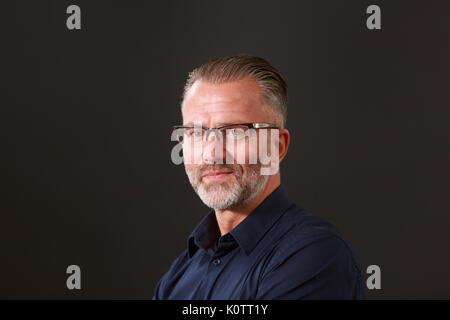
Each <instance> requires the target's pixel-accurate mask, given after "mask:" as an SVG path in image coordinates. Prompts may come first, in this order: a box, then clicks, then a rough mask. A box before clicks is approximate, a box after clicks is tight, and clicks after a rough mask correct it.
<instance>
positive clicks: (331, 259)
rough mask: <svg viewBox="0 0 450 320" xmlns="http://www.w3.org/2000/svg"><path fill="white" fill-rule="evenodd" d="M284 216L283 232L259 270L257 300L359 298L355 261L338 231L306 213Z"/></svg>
mask: <svg viewBox="0 0 450 320" xmlns="http://www.w3.org/2000/svg"><path fill="white" fill-rule="evenodd" d="M286 214H287V215H286V216H284V217H283V218H284V219H286V221H284V222H283V221H280V225H279V226H280V227H281V229H283V231H282V233H281V234H280V235H281V236H280V238H279V239H278V241H277V242H276V243H275V244H274V245H273V247H272V248H271V252H270V254H269V255H268V259H267V260H266V262H265V265H264V268H263V270H262V274H261V278H260V287H259V291H258V297H259V298H262V299H307V298H311V299H322V298H339V299H340V298H345V299H347V298H360V297H361V296H362V293H361V292H362V289H361V288H362V282H361V281H362V275H361V267H360V264H359V260H358V258H357V256H356V254H355V252H354V251H353V249H352V247H351V246H350V244H349V243H348V242H347V241H346V240H345V239H344V237H343V236H342V235H341V234H340V232H339V230H338V229H337V228H336V227H335V226H334V225H332V224H331V223H329V222H327V221H325V220H323V219H320V218H318V217H314V216H312V215H311V214H309V213H308V212H306V211H303V212H299V211H298V210H291V211H289V212H286ZM289 215H290V216H289ZM287 225H289V228H286V227H285V226H287ZM274 231H275V230H274Z"/></svg>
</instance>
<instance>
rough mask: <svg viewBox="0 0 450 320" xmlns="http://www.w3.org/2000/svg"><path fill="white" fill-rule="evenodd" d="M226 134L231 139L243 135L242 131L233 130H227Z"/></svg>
mask: <svg viewBox="0 0 450 320" xmlns="http://www.w3.org/2000/svg"><path fill="white" fill-rule="evenodd" d="M228 134H229V135H230V136H232V137H242V136H243V135H244V130H242V129H240V128H239V129H238V128H233V129H229V130H228Z"/></svg>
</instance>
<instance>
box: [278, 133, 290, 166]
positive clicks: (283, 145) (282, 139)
mask: <svg viewBox="0 0 450 320" xmlns="http://www.w3.org/2000/svg"><path fill="white" fill-rule="evenodd" d="M289 142H290V133H289V131H288V129H279V142H278V146H279V159H280V163H281V161H283V159H284V157H285V156H286V154H287V151H288V148H289Z"/></svg>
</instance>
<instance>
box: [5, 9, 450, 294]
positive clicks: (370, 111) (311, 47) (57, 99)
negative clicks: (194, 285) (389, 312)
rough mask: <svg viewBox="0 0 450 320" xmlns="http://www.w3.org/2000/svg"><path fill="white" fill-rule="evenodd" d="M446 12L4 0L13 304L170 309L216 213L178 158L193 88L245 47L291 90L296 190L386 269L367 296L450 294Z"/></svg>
mask: <svg viewBox="0 0 450 320" xmlns="http://www.w3.org/2000/svg"><path fill="white" fill-rule="evenodd" d="M446 3H448V1H336V0H333V1H331V0H330V1H317V0H311V1H267V2H266V1H198V0H196V1H125V0H123V1H100V0H95V1H80V0H77V1H61V0H54V1H9V2H8V4H6V3H2V7H1V19H0V27H1V28H0V30H1V48H0V58H1V60H0V61H1V63H2V67H1V88H2V93H1V98H0V99H1V100H0V108H1V110H0V111H1V113H0V139H1V140H0V147H1V154H0V165H1V167H0V168H1V180H0V185H1V207H0V208H1V209H0V210H1V222H0V228H1V229H0V249H1V250H0V252H1V264H0V298H88V299H90V298H125V299H128V298H140V299H148V298H151V297H152V295H153V289H154V286H155V285H156V283H157V281H158V280H159V278H160V277H161V276H162V275H163V273H164V272H165V271H166V270H167V269H168V267H169V265H170V263H171V262H172V261H173V259H175V258H176V257H177V256H178V255H179V254H180V253H181V251H182V250H184V249H185V244H186V237H187V236H188V235H189V233H190V232H191V230H192V229H193V228H194V227H195V225H197V223H198V222H199V220H200V219H201V217H202V216H203V214H204V213H206V212H207V208H206V207H204V206H203V204H202V203H201V202H200V200H199V199H198V198H197V196H196V195H195V194H194V192H193V191H192V190H191V187H190V185H189V182H188V180H187V177H186V176H185V173H184V169H183V167H182V166H176V165H174V164H172V163H171V160H170V151H171V148H172V146H173V142H171V141H170V133H171V126H172V125H173V124H178V123H180V122H181V118H180V113H179V96H180V94H181V89H182V87H183V84H184V81H185V78H186V76H187V73H188V72H189V71H190V70H192V69H193V68H194V67H196V66H198V65H199V64H201V63H202V62H204V61H206V60H208V59H210V58H213V57H218V56H225V55H231V54H236V53H241V52H246V53H250V54H254V55H258V56H262V57H264V58H266V59H268V60H269V61H270V62H271V63H273V64H274V65H275V66H276V67H277V68H278V69H279V70H280V72H281V73H282V74H283V75H284V77H285V79H286V80H287V82H288V84H289V117H288V128H289V129H290V131H291V134H292V141H291V142H292V144H291V146H290V149H289V152H288V156H287V158H286V159H285V161H284V162H283V163H282V166H281V173H282V183H283V184H284V185H285V186H286V188H287V190H288V193H289V195H290V197H291V198H292V199H293V200H294V201H295V202H297V203H298V204H300V205H302V206H303V207H305V208H307V209H308V210H309V211H310V212H311V213H313V214H315V215H317V216H320V217H323V218H325V219H327V220H329V221H331V222H333V223H334V224H335V225H337V226H338V228H339V229H341V231H342V232H343V234H344V235H345V237H346V238H347V239H348V240H349V241H350V243H351V244H352V246H353V247H354V249H355V251H356V252H357V253H358V255H359V257H360V260H361V264H362V266H363V268H364V269H365V268H366V267H367V266H369V265H371V264H377V265H379V266H380V267H381V271H382V289H381V290H375V291H369V290H367V297H368V298H374V299H391V298H427V299H428V298H450V276H449V270H450V257H449V253H448V252H449V250H448V248H447V247H448V244H449V243H450V235H449V231H448V230H449V227H450V217H449V216H450V215H449V213H450V210H449V209H450V206H449V202H448V195H449V178H450V177H449V171H450V170H449V167H448V164H449V160H450V157H449V156H450V154H449V128H448V119H449V115H450V114H449V101H450V99H449V80H450V79H449V66H450V65H449V56H450V50H449V43H450V41H449V39H450V37H449V33H450V24H449V15H450V13H449V12H450V11H449V10H448V6H446V7H445V8H444V4H446ZM70 4H77V5H79V6H80V7H81V10H82V30H80V31H69V30H67V28H66V18H67V16H68V15H67V14H66V8H67V6H68V5H70ZM370 4H378V5H380V7H381V10H382V17H381V19H382V30H380V31H369V30H367V28H366V18H367V16H368V15H367V14H366V13H365V10H366V8H367V6H368V5H370ZM71 264H77V265H79V266H80V267H81V269H82V290H80V291H76V290H74V291H70V290H68V289H67V288H66V277H67V276H68V275H67V274H66V273H65V271H66V268H67V266H68V265H71Z"/></svg>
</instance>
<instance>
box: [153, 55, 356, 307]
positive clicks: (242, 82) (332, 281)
mask: <svg viewBox="0 0 450 320" xmlns="http://www.w3.org/2000/svg"><path fill="white" fill-rule="evenodd" d="M181 107H182V116H183V125H182V126H176V127H175V132H176V134H175V136H176V137H177V139H178V140H179V141H180V142H182V145H183V156H184V160H185V164H184V165H185V169H186V173H187V175H188V178H189V181H190V183H191V184H192V186H193V188H194V190H195V191H196V193H197V194H198V195H199V197H200V199H201V200H202V201H203V202H204V203H205V204H206V205H207V206H208V207H210V208H211V210H210V211H209V213H208V214H207V215H206V216H205V217H204V218H203V219H202V221H201V222H200V223H199V225H198V226H197V227H196V228H195V229H194V231H193V232H192V234H191V235H190V236H189V238H188V241H187V249H186V250H185V251H184V252H183V253H182V254H181V255H180V256H179V257H178V258H177V259H176V260H175V261H174V262H173V263H172V265H171V267H170V269H169V271H168V272H167V273H166V274H165V275H164V276H163V277H162V279H161V280H160V281H159V283H158V285H157V287H156V289H155V293H154V297H153V299H246V300H247V299H251V300H253V299H358V298H363V294H364V293H363V286H362V278H361V277H362V274H361V268H360V265H359V262H358V259H357V257H356V255H355V253H354V252H353V250H352V249H351V247H350V245H349V244H348V243H347V242H346V241H345V240H344V239H343V238H342V236H341V235H340V234H339V232H338V230H337V229H336V228H335V227H334V226H333V225H331V224H330V223H327V222H325V221H322V220H321V219H319V218H317V217H314V216H312V215H311V214H310V213H308V212H307V211H305V210H304V209H303V208H301V207H300V206H297V205H296V204H294V203H292V202H291V201H290V200H289V198H288V196H287V193H286V190H285V189H284V187H283V186H282V185H281V184H280V172H279V170H278V166H277V165H278V162H281V161H282V160H283V158H284V157H285V156H286V153H287V150H288V146H289V131H288V130H287V129H286V128H285V122H286V116H287V85H286V83H285V81H284V80H283V78H282V77H281V75H280V74H279V73H278V71H277V70H276V69H275V68H274V67H273V66H272V65H270V64H269V63H268V62H267V61H266V60H264V59H262V58H259V57H254V56H250V55H246V54H240V55H236V56H232V57H225V58H219V59H214V60H211V61H208V62H206V63H205V64H203V65H202V66H200V67H199V68H197V69H195V70H194V71H193V72H191V73H190V74H189V78H188V80H187V83H186V86H185V90H184V94H183V100H182V106H181ZM263 132H264V133H266V135H262V133H263ZM255 133H256V135H255ZM254 136H256V137H257V140H258V142H259V143H258V144H257V148H256V149H255V148H253V152H255V150H257V151H256V153H257V155H259V157H258V159H257V161H256V162H253V163H251V161H250V158H251V157H252V154H251V153H252V152H251V151H250V149H251V148H250V147H251V146H250V141H251V137H254ZM230 137H231V138H230ZM218 142H219V143H218ZM231 142H232V143H231ZM265 143H267V144H266V145H265ZM243 150H244V151H246V152H244V155H245V156H244V157H243V158H242V157H241V160H242V159H244V161H243V162H244V163H242V161H241V162H238V161H234V162H233V163H230V161H229V160H230V159H231V160H237V158H238V157H239V155H238V153H239V152H241V155H242V151H243ZM261 151H265V152H267V154H268V158H270V159H271V161H270V164H269V163H268V161H267V159H265V160H264V161H265V162H264V163H263V161H262V158H263V157H261ZM263 153H264V152H263ZM274 158H276V159H275V160H276V164H275V165H274V162H273V161H272V160H273V159H274ZM196 160H197V161H196ZM225 160H227V161H225ZM269 166H270V167H271V168H272V169H273V168H274V167H275V170H272V172H270V174H263V173H262V172H263V169H267V168H268V167H269Z"/></svg>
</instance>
